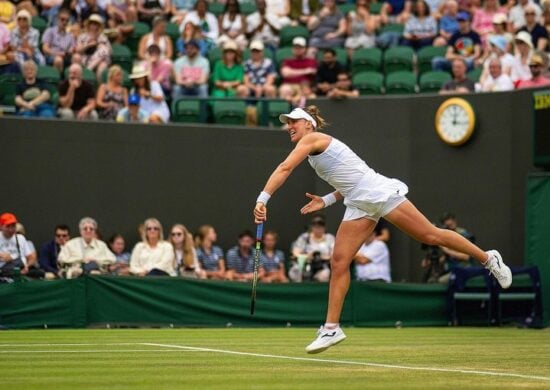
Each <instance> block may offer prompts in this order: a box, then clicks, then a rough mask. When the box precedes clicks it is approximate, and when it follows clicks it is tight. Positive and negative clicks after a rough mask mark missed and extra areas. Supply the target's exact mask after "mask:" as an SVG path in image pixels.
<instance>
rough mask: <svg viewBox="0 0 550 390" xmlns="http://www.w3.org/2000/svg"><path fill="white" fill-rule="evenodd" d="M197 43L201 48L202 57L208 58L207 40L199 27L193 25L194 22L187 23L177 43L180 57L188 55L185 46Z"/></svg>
mask: <svg viewBox="0 0 550 390" xmlns="http://www.w3.org/2000/svg"><path fill="white" fill-rule="evenodd" d="M190 41H195V42H196V43H197V44H198V46H199V52H200V54H201V56H203V57H206V56H207V55H208V50H209V45H208V42H207V41H206V39H204V37H203V36H202V32H201V31H200V29H199V27H198V26H196V25H195V24H193V22H187V23H186V24H185V26H184V27H183V30H182V31H181V37H179V38H178V40H177V42H176V49H177V51H178V56H184V55H185V54H187V51H186V50H185V46H186V45H187V43H188V42H190Z"/></svg>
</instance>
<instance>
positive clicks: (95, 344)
mask: <svg viewBox="0 0 550 390" xmlns="http://www.w3.org/2000/svg"><path fill="white" fill-rule="evenodd" d="M142 344H143V343H105V344H98V343H72V344H67V343H59V344H57V343H34V344H32V343H28V344H3V343H0V347H75V346H76V347H78V346H85V347H86V346H87V347H97V346H99V345H142Z"/></svg>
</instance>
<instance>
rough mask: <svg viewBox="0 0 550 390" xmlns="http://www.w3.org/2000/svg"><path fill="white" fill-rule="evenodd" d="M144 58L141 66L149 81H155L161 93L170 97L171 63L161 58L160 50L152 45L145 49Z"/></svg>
mask: <svg viewBox="0 0 550 390" xmlns="http://www.w3.org/2000/svg"><path fill="white" fill-rule="evenodd" d="M145 58H146V59H145V61H143V62H142V63H141V65H142V66H143V67H144V68H145V69H146V70H147V71H148V72H149V77H150V78H151V81H157V82H158V83H159V84H160V86H161V87H162V92H164V94H165V95H168V96H170V93H171V92H172V80H171V79H172V73H173V64H172V61H170V60H169V59H168V58H162V55H161V50H160V48H159V47H158V45H156V44H152V45H151V46H149V47H148V48H147V55H146V57H145Z"/></svg>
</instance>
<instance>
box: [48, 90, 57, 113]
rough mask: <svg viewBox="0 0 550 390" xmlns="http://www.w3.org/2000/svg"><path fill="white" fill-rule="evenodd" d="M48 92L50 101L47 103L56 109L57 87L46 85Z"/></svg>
mask: <svg viewBox="0 0 550 390" xmlns="http://www.w3.org/2000/svg"><path fill="white" fill-rule="evenodd" d="M48 91H49V92H50V101H49V103H50V104H51V105H52V106H54V107H55V108H57V106H58V105H59V92H58V90H57V86H55V87H54V86H52V85H48Z"/></svg>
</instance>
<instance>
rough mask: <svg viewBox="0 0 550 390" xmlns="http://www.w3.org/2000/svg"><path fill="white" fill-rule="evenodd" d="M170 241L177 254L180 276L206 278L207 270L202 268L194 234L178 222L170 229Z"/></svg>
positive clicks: (177, 268) (177, 267)
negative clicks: (194, 242) (194, 243)
mask: <svg viewBox="0 0 550 390" xmlns="http://www.w3.org/2000/svg"><path fill="white" fill-rule="evenodd" d="M170 243H171V244H172V246H173V247H174V253H175V256H176V270H177V272H178V274H179V275H180V276H184V277H188V278H199V279H205V278H206V272H205V271H203V270H202V269H201V266H200V264H199V260H198V258H197V252H196V251H195V247H194V245H193V235H192V234H191V233H189V231H188V230H187V228H186V227H185V226H183V225H182V224H180V223H178V224H175V225H174V226H172V229H170Z"/></svg>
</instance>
